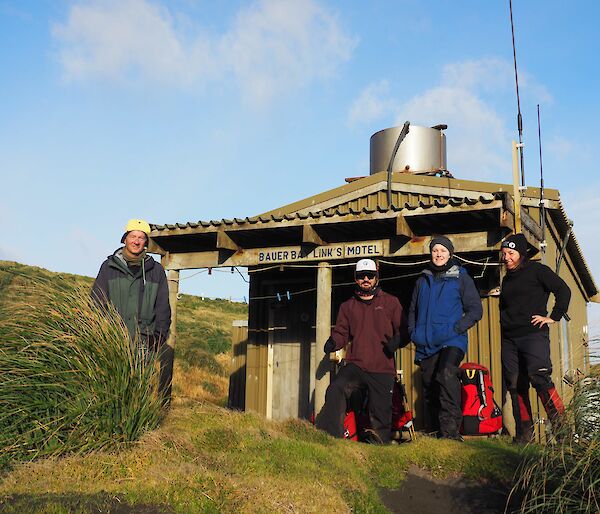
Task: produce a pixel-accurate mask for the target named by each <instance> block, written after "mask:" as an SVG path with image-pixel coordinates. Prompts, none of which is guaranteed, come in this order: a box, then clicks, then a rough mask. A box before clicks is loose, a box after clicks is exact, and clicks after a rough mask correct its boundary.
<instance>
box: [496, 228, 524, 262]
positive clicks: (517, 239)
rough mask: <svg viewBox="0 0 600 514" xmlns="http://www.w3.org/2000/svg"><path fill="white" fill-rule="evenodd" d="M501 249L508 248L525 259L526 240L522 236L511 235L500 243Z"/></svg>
mask: <svg viewBox="0 0 600 514" xmlns="http://www.w3.org/2000/svg"><path fill="white" fill-rule="evenodd" d="M501 247H502V248H510V249H511V250H516V251H517V252H519V255H520V256H521V257H524V258H527V239H526V238H525V235H524V234H520V233H519V234H513V235H511V236H508V237H507V238H506V239H505V240H504V241H502V246H501Z"/></svg>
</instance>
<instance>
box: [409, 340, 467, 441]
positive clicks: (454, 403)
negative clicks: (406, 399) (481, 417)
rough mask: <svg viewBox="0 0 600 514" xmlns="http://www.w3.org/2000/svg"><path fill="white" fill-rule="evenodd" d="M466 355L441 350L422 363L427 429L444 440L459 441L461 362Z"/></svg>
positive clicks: (459, 350) (451, 350) (453, 348)
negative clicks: (457, 439) (446, 438)
mask: <svg viewBox="0 0 600 514" xmlns="http://www.w3.org/2000/svg"><path fill="white" fill-rule="evenodd" d="M464 355H465V352H463V351H462V350H461V349H460V348H456V347H454V346H447V347H446V348H442V349H441V350H440V351H439V352H438V353H436V354H435V355H432V356H431V357H428V358H427V359H423V360H422V361H421V362H420V363H419V365H420V367H421V372H422V375H421V379H422V383H423V395H424V397H425V405H426V410H427V418H428V419H427V420H426V425H427V429H428V430H429V431H430V432H437V431H439V433H440V435H441V436H442V437H450V438H456V437H458V435H459V430H460V425H461V423H462V408H461V403H460V402H461V383H460V370H459V365H460V361H461V360H462V359H463V357H464Z"/></svg>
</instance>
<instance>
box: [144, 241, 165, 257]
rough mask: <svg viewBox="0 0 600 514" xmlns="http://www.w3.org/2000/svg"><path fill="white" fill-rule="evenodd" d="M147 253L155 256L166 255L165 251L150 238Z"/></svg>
mask: <svg viewBox="0 0 600 514" xmlns="http://www.w3.org/2000/svg"><path fill="white" fill-rule="evenodd" d="M148 253H155V254H157V255H166V253H167V252H166V250H165V249H164V248H163V247H162V246H160V245H159V244H158V243H156V241H154V240H153V239H152V238H149V239H148Z"/></svg>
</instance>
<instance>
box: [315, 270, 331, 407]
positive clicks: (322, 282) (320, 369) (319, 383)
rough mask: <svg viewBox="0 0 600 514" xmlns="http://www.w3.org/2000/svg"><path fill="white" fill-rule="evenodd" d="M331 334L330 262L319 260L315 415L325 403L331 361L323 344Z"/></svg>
mask: <svg viewBox="0 0 600 514" xmlns="http://www.w3.org/2000/svg"><path fill="white" fill-rule="evenodd" d="M330 334H331V264H329V263H328V262H320V263H319V269H318V271H317V333H316V348H315V370H316V372H315V375H316V376H315V417H316V416H318V414H319V412H321V409H322V408H323V405H324V404H325V392H326V391H327V386H328V385H329V370H330V366H331V363H330V361H329V355H327V354H323V345H324V344H325V341H327V339H328V338H329V336H330Z"/></svg>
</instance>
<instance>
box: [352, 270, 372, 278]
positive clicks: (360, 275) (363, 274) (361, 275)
mask: <svg viewBox="0 0 600 514" xmlns="http://www.w3.org/2000/svg"><path fill="white" fill-rule="evenodd" d="M354 276H355V277H356V280H364V279H365V278H368V279H369V280H373V279H374V278H375V277H376V276H377V273H376V272H375V271H357V272H356V273H355V274H354Z"/></svg>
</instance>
